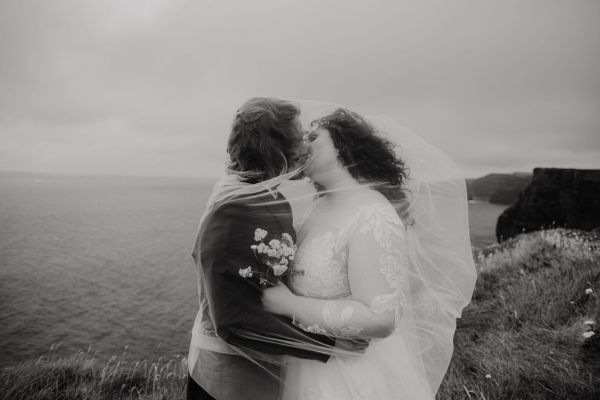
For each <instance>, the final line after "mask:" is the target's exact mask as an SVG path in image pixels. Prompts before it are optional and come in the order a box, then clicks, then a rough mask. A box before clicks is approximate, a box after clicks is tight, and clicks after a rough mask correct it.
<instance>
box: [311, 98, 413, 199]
mask: <svg viewBox="0 0 600 400" xmlns="http://www.w3.org/2000/svg"><path fill="white" fill-rule="evenodd" d="M313 125H317V126H320V127H323V128H324V129H327V131H329V134H330V136H331V140H332V141H333V144H334V146H335V148H336V150H337V151H338V161H339V162H340V163H341V164H342V165H343V166H344V167H346V168H347V169H348V172H349V173H350V175H352V177H354V178H355V179H356V180H358V181H359V182H361V181H366V182H369V183H370V184H371V186H372V187H373V188H374V189H375V190H377V191H378V192H380V193H381V194H382V195H384V196H385V197H386V198H387V199H388V200H389V201H390V202H392V204H394V203H397V202H398V201H399V200H400V201H402V200H405V199H406V194H405V192H404V188H403V186H402V185H403V183H404V181H405V180H406V179H407V176H408V173H407V168H406V166H405V164H404V161H403V160H401V159H400V158H398V157H396V154H395V152H394V144H393V143H391V142H390V141H388V140H387V139H385V138H383V137H382V136H380V135H377V134H376V130H375V128H374V127H373V126H372V125H371V124H370V123H369V122H368V121H367V120H366V119H364V118H363V117H362V116H360V115H359V114H357V113H355V112H352V111H349V110H346V109H343V108H338V109H337V110H335V111H334V112H333V113H332V114H329V115H327V116H325V117H323V118H321V119H318V120H315V121H313Z"/></svg>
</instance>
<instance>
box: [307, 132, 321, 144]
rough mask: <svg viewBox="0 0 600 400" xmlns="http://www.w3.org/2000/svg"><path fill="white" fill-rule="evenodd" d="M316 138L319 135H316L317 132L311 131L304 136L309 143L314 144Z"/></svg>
mask: <svg viewBox="0 0 600 400" xmlns="http://www.w3.org/2000/svg"><path fill="white" fill-rule="evenodd" d="M318 137H319V134H318V133H317V131H312V132H311V133H309V134H308V135H307V136H306V138H307V139H308V141H309V142H314V141H315V140H316V139H317V138H318Z"/></svg>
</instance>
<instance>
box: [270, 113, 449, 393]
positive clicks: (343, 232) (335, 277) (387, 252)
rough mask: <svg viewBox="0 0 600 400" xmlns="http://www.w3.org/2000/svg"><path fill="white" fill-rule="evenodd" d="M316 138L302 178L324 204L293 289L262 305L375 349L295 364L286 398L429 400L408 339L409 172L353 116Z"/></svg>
mask: <svg viewBox="0 0 600 400" xmlns="http://www.w3.org/2000/svg"><path fill="white" fill-rule="evenodd" d="M313 128H314V130H313V131H312V132H311V133H310V134H309V136H308V138H309V140H310V147H311V151H312V160H311V162H310V164H309V165H308V166H307V168H306V170H305V171H304V174H305V175H306V176H307V177H309V178H310V179H311V180H312V181H313V182H314V183H315V186H317V187H318V188H319V189H320V195H319V197H318V199H317V200H316V201H315V203H314V206H313V208H312V211H311V212H310V214H309V215H308V216H307V218H306V220H305V221H304V222H303V224H302V226H301V228H300V230H299V232H298V251H297V253H296V259H295V263H294V267H293V270H292V271H291V274H290V279H289V289H288V287H286V286H285V285H283V284H280V285H279V286H277V287H274V288H269V289H266V290H265V291H264V295H263V303H264V306H265V307H266V308H267V309H268V310H270V311H271V312H274V313H276V314H280V315H284V316H287V317H289V318H292V319H293V321H294V323H295V324H296V325H297V326H298V327H300V328H302V329H304V330H306V331H309V332H314V333H323V334H328V335H331V336H334V337H338V338H351V339H366V340H369V346H368V348H367V349H366V351H365V352H364V354H362V355H360V356H359V357H357V358H343V357H331V358H330V359H329V361H328V362H327V363H319V362H314V361H310V360H300V359H292V360H290V363H289V365H288V367H287V374H286V377H285V385H284V393H283V396H282V397H283V398H284V399H294V400H300V399H302V400H308V399H311V400H313V399H328V400H336V399H340V400H341V399H344V400H346V399H369V400H377V399H433V398H434V396H435V391H436V390H437V387H435V388H432V387H431V385H430V383H429V382H428V381H427V378H426V376H427V372H426V371H425V366H424V364H423V360H422V358H421V357H420V356H419V355H420V354H421V350H417V349H415V347H416V346H417V347H418V346H419V343H418V341H417V340H416V339H415V338H416V337H417V336H418V335H417V334H415V332H412V331H411V327H413V326H414V324H412V323H411V309H412V305H411V304H409V303H408V302H409V298H410V296H408V294H409V293H410V291H411V290H413V291H414V288H411V287H409V284H408V282H409V279H408V274H409V260H408V251H409V250H408V248H407V226H408V225H410V224H411V221H410V215H404V212H403V211H402V206H401V205H402V204H405V203H406V200H405V197H406V194H405V192H404V188H403V186H402V183H403V180H404V179H405V178H406V174H405V170H406V167H405V165H404V163H403V161H402V160H400V159H398V158H397V157H396V156H395V154H394V150H393V148H392V144H391V143H389V142H388V141H387V140H385V139H383V138H381V137H379V136H378V135H376V134H375V132H374V130H373V128H372V127H371V125H370V124H369V123H368V122H367V121H366V120H364V119H363V118H361V117H360V116H358V115H357V114H355V113H351V112H349V111H346V110H342V109H340V110H337V111H336V112H334V113H333V114H331V115H328V116H327V117H324V118H322V119H320V120H318V121H317V122H316V124H315V125H314V126H313ZM365 183H369V184H365ZM401 215H402V217H401ZM290 289H291V290H290Z"/></svg>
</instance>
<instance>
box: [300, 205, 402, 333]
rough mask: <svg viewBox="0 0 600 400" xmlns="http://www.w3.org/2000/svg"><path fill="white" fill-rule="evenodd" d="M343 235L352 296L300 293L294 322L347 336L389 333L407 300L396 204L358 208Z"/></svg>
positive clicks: (400, 228)
mask: <svg viewBox="0 0 600 400" xmlns="http://www.w3.org/2000/svg"><path fill="white" fill-rule="evenodd" d="M341 235H342V236H343V235H345V236H346V240H347V243H348V249H349V250H348V275H349V279H350V287H351V292H352V295H351V297H349V298H344V299H335V300H320V299H313V298H299V299H298V301H299V304H298V305H297V306H296V309H295V313H294V323H295V324H296V325H298V326H299V327H301V328H302V329H304V330H306V331H309V332H313V333H322V334H328V335H331V336H335V337H342V338H364V339H366V338H373V337H385V336H388V335H389V334H390V333H391V332H393V330H394V329H395V326H396V322H397V321H398V319H399V317H400V316H401V313H402V307H403V305H404V304H405V300H404V299H405V297H404V293H405V290H406V288H405V279H404V273H405V271H406V270H407V268H406V267H407V262H408V261H407V257H406V245H405V231H404V225H403V224H402V222H401V220H400V218H399V217H398V216H397V215H396V213H395V212H394V210H393V208H392V207H391V206H388V205H383V204H376V205H373V206H369V207H368V208H365V209H364V210H361V212H359V213H358V215H357V216H356V218H354V219H353V220H352V221H351V223H349V224H347V225H346V226H345V227H344V229H343V231H342V232H341Z"/></svg>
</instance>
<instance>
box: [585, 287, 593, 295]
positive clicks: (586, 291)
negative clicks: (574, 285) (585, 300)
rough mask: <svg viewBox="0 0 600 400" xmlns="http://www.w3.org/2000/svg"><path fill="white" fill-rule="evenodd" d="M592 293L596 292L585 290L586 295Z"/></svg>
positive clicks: (590, 289) (589, 289)
mask: <svg viewBox="0 0 600 400" xmlns="http://www.w3.org/2000/svg"><path fill="white" fill-rule="evenodd" d="M592 293H594V291H593V290H592V288H587V289H585V294H592Z"/></svg>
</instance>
